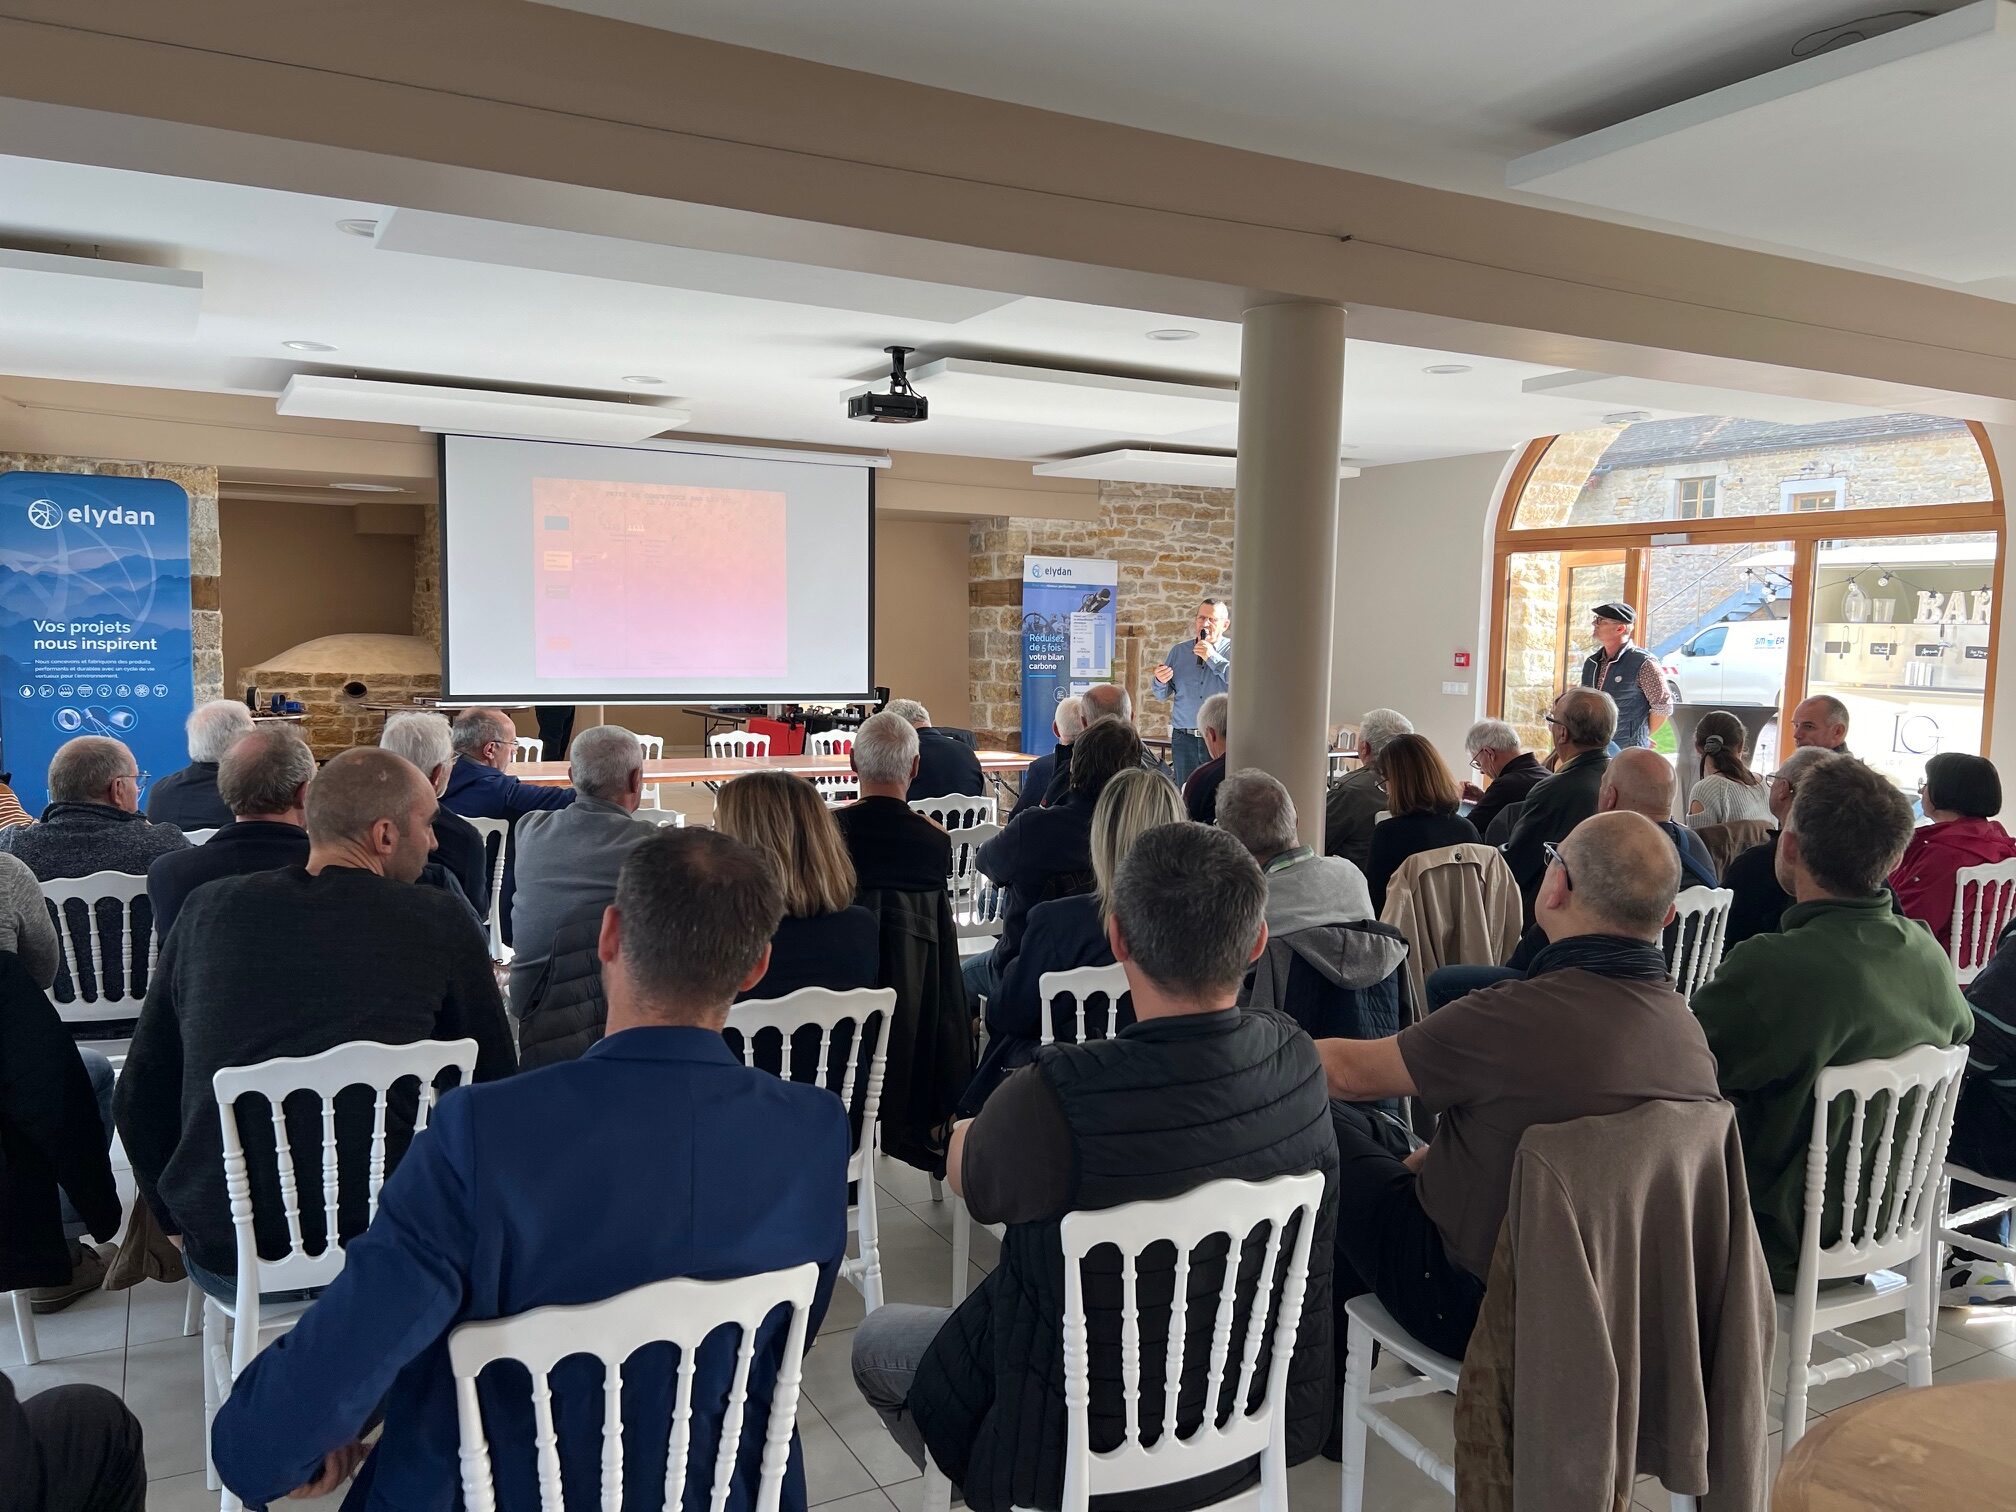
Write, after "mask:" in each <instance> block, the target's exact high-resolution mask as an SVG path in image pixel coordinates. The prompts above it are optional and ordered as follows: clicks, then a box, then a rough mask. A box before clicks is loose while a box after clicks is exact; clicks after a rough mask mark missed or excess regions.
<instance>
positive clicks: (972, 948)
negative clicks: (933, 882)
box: [945, 824, 1008, 960]
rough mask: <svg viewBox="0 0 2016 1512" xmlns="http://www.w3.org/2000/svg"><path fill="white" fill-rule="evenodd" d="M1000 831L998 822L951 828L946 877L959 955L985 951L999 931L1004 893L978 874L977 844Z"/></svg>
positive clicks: (980, 844) (989, 838)
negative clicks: (949, 872)
mask: <svg viewBox="0 0 2016 1512" xmlns="http://www.w3.org/2000/svg"><path fill="white" fill-rule="evenodd" d="M1000 833H1001V826H1000V825H998V824H973V825H968V826H967V827H966V828H964V829H955V830H953V831H952V834H951V840H952V871H951V874H950V875H949V876H947V877H946V879H945V885H946V887H947V888H948V889H949V890H950V891H951V894H952V922H953V924H954V925H955V926H956V927H957V928H958V931H959V955H960V958H961V959H962V960H963V959H964V958H965V957H967V956H975V955H984V954H985V953H986V952H988V951H990V950H992V949H993V948H994V941H995V940H996V939H998V938H999V937H1000V934H1001V915H1002V910H1003V909H1004V908H1005V907H1006V906H1007V902H1008V899H1007V895H1006V894H1005V893H1003V892H1002V890H1001V889H1000V888H998V887H996V886H995V885H994V883H993V882H992V881H990V880H989V879H988V878H986V877H984V876H982V875H981V874H980V868H979V865H978V863H977V860H976V858H977V857H978V856H979V854H980V847H981V846H983V845H985V844H986V843H987V842H988V841H989V840H992V839H993V838H994V837H995V836H996V835H998V834H1000Z"/></svg>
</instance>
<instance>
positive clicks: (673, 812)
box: [648, 809, 686, 829]
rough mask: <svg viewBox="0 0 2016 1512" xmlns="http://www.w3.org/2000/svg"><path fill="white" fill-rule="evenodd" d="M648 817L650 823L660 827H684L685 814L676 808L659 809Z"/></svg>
mask: <svg viewBox="0 0 2016 1512" xmlns="http://www.w3.org/2000/svg"><path fill="white" fill-rule="evenodd" d="M648 817H649V819H650V821H651V823H653V824H655V825H657V826H658V827H659V828H660V829H668V828H669V829H684V828H686V815H685V814H684V813H682V812H681V811H680V810H678V809H659V810H658V811H657V812H656V813H653V814H650V815H649V816H648Z"/></svg>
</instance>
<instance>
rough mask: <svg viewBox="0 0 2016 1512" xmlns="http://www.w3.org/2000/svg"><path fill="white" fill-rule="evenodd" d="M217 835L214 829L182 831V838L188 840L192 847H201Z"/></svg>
mask: <svg viewBox="0 0 2016 1512" xmlns="http://www.w3.org/2000/svg"><path fill="white" fill-rule="evenodd" d="M216 833H217V831H216V830H214V829H206V830H184V831H182V838H183V839H184V840H187V841H188V842H189V843H190V844H191V845H201V844H203V843H204V842H205V841H207V840H208V839H209V838H210V837H211V836H212V835H214V834H216Z"/></svg>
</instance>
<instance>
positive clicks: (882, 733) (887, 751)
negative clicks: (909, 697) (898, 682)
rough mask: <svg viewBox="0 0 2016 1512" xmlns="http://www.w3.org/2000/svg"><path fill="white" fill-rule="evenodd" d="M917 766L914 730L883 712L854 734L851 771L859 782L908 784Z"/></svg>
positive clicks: (872, 717) (900, 720)
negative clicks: (852, 768)
mask: <svg viewBox="0 0 2016 1512" xmlns="http://www.w3.org/2000/svg"><path fill="white" fill-rule="evenodd" d="M916 764H917V727H916V726H915V725H913V724H911V723H910V721H909V720H907V719H905V718H904V717H903V716H902V715H901V714H893V713H891V712H890V711H889V710H887V709H884V710H883V711H882V712H881V713H880V714H871V715H869V716H868V718H866V719H864V720H862V721H861V728H860V729H858V730H856V731H855V732H854V770H855V772H857V773H858V774H859V775H860V777H861V780H862V781H863V782H908V781H909V780H910V768H911V767H913V766H915V765H916Z"/></svg>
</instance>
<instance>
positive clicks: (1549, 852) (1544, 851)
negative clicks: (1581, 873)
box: [1540, 840, 1575, 892]
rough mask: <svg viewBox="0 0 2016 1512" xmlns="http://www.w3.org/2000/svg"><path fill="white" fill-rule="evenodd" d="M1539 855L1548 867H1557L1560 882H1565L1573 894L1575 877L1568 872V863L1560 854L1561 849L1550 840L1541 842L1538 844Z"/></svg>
mask: <svg viewBox="0 0 2016 1512" xmlns="http://www.w3.org/2000/svg"><path fill="white" fill-rule="evenodd" d="M1540 854H1541V855H1543V856H1545V857H1546V858H1547V864H1548V865H1549V866H1558V867H1560V868H1561V880H1562V881H1563V882H1566V883H1567V884H1568V890H1569V891H1570V892H1573V891H1574V890H1575V877H1574V874H1573V873H1571V872H1570V871H1569V870H1568V862H1567V860H1566V859H1565V858H1563V856H1562V854H1561V847H1560V846H1558V845H1556V844H1555V843H1554V842H1553V841H1552V840H1543V841H1541V842H1540Z"/></svg>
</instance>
